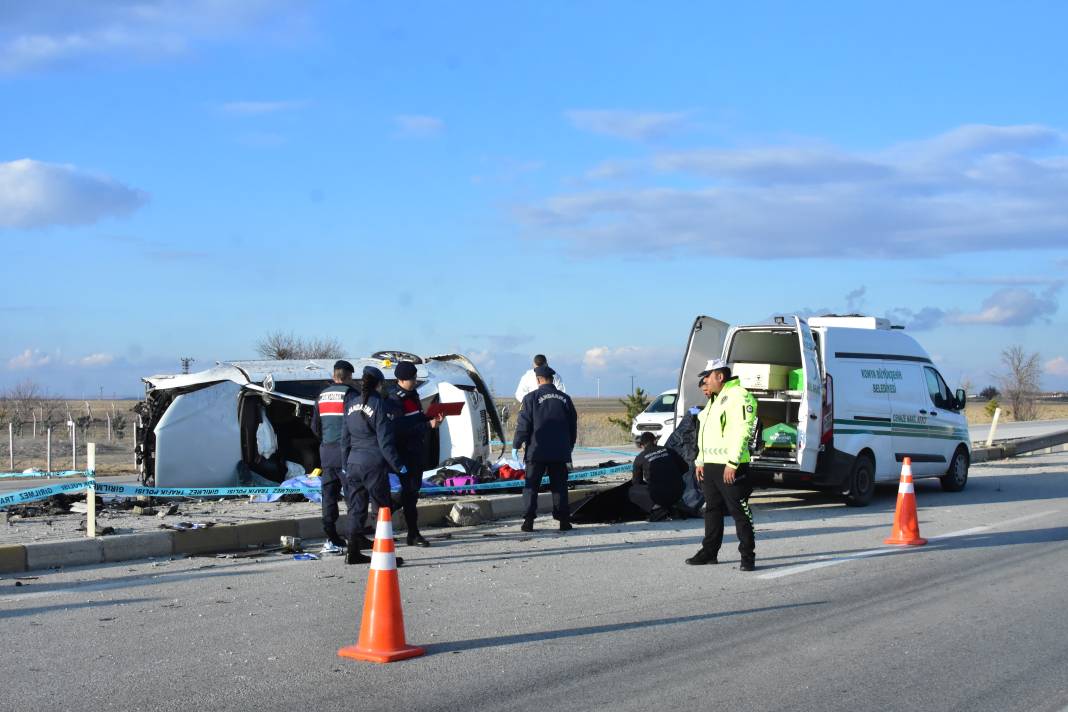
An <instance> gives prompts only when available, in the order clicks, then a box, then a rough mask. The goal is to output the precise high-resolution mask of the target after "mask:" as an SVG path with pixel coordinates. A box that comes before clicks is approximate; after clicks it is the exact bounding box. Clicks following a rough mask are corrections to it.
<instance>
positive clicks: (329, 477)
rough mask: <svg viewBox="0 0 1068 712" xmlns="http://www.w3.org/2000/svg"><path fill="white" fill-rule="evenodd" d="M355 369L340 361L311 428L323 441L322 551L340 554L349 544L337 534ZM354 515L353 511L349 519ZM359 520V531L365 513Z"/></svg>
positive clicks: (320, 444)
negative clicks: (343, 446) (345, 430)
mask: <svg viewBox="0 0 1068 712" xmlns="http://www.w3.org/2000/svg"><path fill="white" fill-rule="evenodd" d="M353 370H354V369H353V368H352V364H351V363H349V362H348V361H338V362H336V363H335V364H334V374H333V375H334V382H333V383H331V384H330V385H329V386H327V387H326V388H324V389H323V390H322V392H321V393H319V397H318V398H317V399H316V402H315V410H313V411H312V424H311V427H312V432H314V433H315V437H316V438H318V440H319V463H320V466H321V467H322V475H320V477H319V481H320V483H321V485H322V498H323V532H324V533H325V534H326V542H325V543H324V544H323V549H322V552H321V553H323V554H340V553H341V551H342V549H343V548H344V547H345V545H346V542H345V540H344V539H342V538H341V536H340V535H339V534H338V533H337V518H338V509H337V503H338V500H339V499H340V496H341V488H342V481H341V478H342V469H343V468H344V465H345V462H344V455H343V453H342V451H341V431H342V428H343V427H344V421H345V396H346V394H348V392H349V391H350V390H352V386H350V385H349V384H350V383H352V372H353ZM352 518H353V517H352V515H351V514H350V516H349V519H350V520H351V519H352ZM356 520H357V522H358V524H359V529H357V530H356V531H357V532H359V531H360V530H362V529H363V521H364V520H363V516H362V513H361V516H358V517H357V518H356ZM353 536H355V534H354V535H353ZM359 536H361V537H362V536H363V535H362V534H361V535H359Z"/></svg>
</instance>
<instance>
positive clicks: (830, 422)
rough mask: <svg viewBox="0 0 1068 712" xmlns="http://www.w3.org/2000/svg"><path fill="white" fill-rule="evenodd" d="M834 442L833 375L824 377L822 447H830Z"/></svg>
mask: <svg viewBox="0 0 1068 712" xmlns="http://www.w3.org/2000/svg"><path fill="white" fill-rule="evenodd" d="M833 442H834V379H833V378H831V374H829V373H828V374H827V375H826V376H824V377H823V432H822V433H821V434H820V445H826V446H827V447H830V446H831V444H832V443H833Z"/></svg>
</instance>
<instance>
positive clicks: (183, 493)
mask: <svg viewBox="0 0 1068 712" xmlns="http://www.w3.org/2000/svg"><path fill="white" fill-rule="evenodd" d="M96 491H97V492H98V493H100V494H117V495H122V496H124V497H244V496H245V495H269V494H304V493H305V492H314V493H315V494H319V493H320V490H318V489H315V488H312V487H142V486H141V485H113V484H108V483H105V482H99V481H98V482H97V483H96Z"/></svg>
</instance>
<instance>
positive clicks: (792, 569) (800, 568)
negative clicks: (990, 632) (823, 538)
mask: <svg viewBox="0 0 1068 712" xmlns="http://www.w3.org/2000/svg"><path fill="white" fill-rule="evenodd" d="M1058 511H1060V510H1057V509H1050V510H1047V511H1045V512H1035V513H1033V514H1027V515H1024V516H1022V517H1014V518H1013V519H1006V520H1005V521H1002V522H997V523H996V524H987V525H984V526H980V527H972V528H970V529H961V530H960V531H955V532H950V533H948V534H939V535H937V536H932V537H928V538H927V540H928V541H942V540H945V539H954V538H957V537H962V536H970V535H972V534H981V533H982V532H985V531H990V530H991V529H997V528H999V527H1005V526H1009V525H1012V524H1019V523H1020V522H1027V521H1030V520H1032V519H1039V518H1040V517H1048V516H1049V515H1051V514H1056V513H1057V512H1058ZM917 548H919V547H914V546H910V547H896V546H895V547H882V548H879V549H868V550H867V551H858V552H856V553H853V554H846V555H844V556H836V557H832V558H828V559H822V560H820V561H813V562H811V563H808V564H798V565H797V566H788V567H786V568H783V569H778V570H775V571H769V572H767V573H764V574H760V575H758V576H757V578H759V579H767V580H770V579H777V578H783V577H784V576H793V575H794V574H803V573H805V572H806V571H815V570H816V569H824V568H827V567H828V566H837V565H838V564H844V563H847V562H849V561H854V560H856V559H865V558H869V557H872V556H882V555H884V554H897V553H900V552H902V551H914V550H915V549H917Z"/></svg>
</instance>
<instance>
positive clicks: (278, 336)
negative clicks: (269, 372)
mask: <svg viewBox="0 0 1068 712" xmlns="http://www.w3.org/2000/svg"><path fill="white" fill-rule="evenodd" d="M256 353H258V354H259V355H260V356H262V357H263V358H266V359H280V360H286V359H301V358H341V357H342V356H343V355H344V347H342V345H341V342H340V341H338V340H337V339H335V338H333V337H320V338H313V339H305V338H302V337H299V336H297V335H295V334H293V332H285V331H272V332H271V333H269V334H267V335H266V336H264V337H263V338H262V339H260V340H259V342H258V343H257V344H256Z"/></svg>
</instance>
